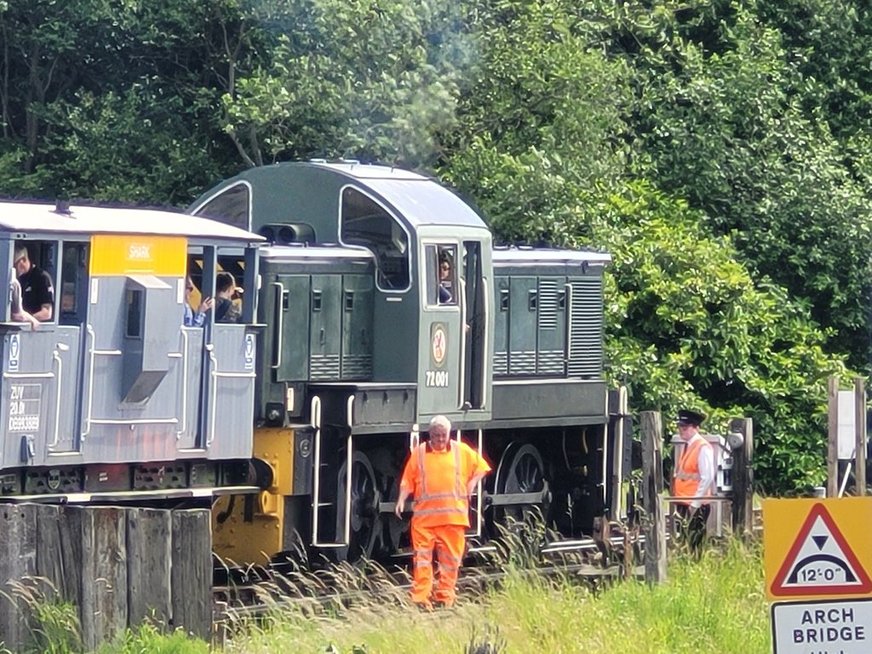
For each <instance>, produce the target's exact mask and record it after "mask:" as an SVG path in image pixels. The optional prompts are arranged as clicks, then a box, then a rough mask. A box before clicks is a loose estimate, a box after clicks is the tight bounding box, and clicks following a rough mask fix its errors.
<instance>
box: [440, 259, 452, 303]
mask: <svg viewBox="0 0 872 654" xmlns="http://www.w3.org/2000/svg"><path fill="white" fill-rule="evenodd" d="M451 269H452V266H451V255H450V254H449V253H448V250H442V252H440V253H439V304H453V303H454V295H453V294H452V292H451V291H452V290H453V287H454V274H453V272H452V270H451Z"/></svg>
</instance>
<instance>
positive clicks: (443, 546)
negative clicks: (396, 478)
mask: <svg viewBox="0 0 872 654" xmlns="http://www.w3.org/2000/svg"><path fill="white" fill-rule="evenodd" d="M429 432H430V441H429V442H428V443H422V444H421V445H419V446H418V447H416V448H415V449H414V450H413V451H412V454H411V456H410V457H409V460H408V461H407V462H406V467H405V469H404V470H403V476H402V479H401V480H400V495H399V497H398V498H397V507H396V510H395V513H396V515H397V517H398V518H400V517H402V514H403V509H404V508H405V506H406V500H408V499H409V496H414V497H415V507H414V512H413V514H412V547H413V549H414V551H415V553H414V571H413V583H412V601H413V602H415V604H418V605H419V606H423V607H427V608H429V607H430V606H431V604H430V593H431V591H432V589H433V550H434V548H435V550H436V558H437V559H438V561H439V581H438V583H437V585H436V592H435V593H433V599H434V600H435V601H436V602H437V603H439V604H441V605H443V606H451V605H452V604H454V599H455V597H456V592H455V590H454V587H455V585H456V584H457V573H458V572H460V564H461V562H462V560H463V552H464V549H465V546H466V540H465V538H464V533H465V532H466V529H467V528H468V527H469V497H470V495H472V492H473V491H474V490H475V487H476V486H477V485H478V482H479V481H480V480H481V479H482V477H484V476H485V475H486V474H487V473H488V472H490V469H491V467H490V466H489V465H488V463H487V461H485V460H484V459H483V458H482V457H481V455H479V454H478V452H476V451H475V450H473V449H472V448H471V447H469V445H467V444H466V443H462V442H460V441H453V442H452V441H451V440H450V438H449V436H450V434H451V422H450V421H449V420H448V418H446V417H445V416H441V415H440V416H436V417H434V418H433V419H432V420H431V421H430V429H429Z"/></svg>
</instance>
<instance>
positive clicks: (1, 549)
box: [0, 504, 212, 652]
mask: <svg viewBox="0 0 872 654" xmlns="http://www.w3.org/2000/svg"><path fill="white" fill-rule="evenodd" d="M210 520H211V518H210V515H209V511H208V510H205V509H199V510H197V509H193V510H188V511H172V512H171V511H166V510H157V509H135V508H134V509H123V508H119V507H79V506H63V507H58V506H50V505H40V504H20V505H5V506H0V523H2V524H3V527H4V533H3V537H2V538H0V651H3V650H4V649H7V650H9V651H12V652H15V651H18V650H19V649H24V648H28V647H31V648H32V646H33V643H32V637H33V634H34V633H35V631H34V629H33V627H36V628H38V625H32V624H30V623H31V621H32V614H31V611H30V603H31V602H32V601H55V600H61V601H66V602H70V603H72V604H74V605H75V606H76V607H77V612H78V619H79V626H80V633H81V637H82V645H83V646H84V648H85V649H86V650H88V651H91V650H94V649H97V648H98V647H99V646H100V645H102V644H103V643H105V642H108V641H111V640H112V639H114V638H115V637H117V636H118V635H119V634H121V633H122V632H123V631H124V629H125V628H127V627H129V626H130V627H133V626H136V625H138V624H140V623H141V622H142V621H143V620H155V621H156V622H157V623H158V624H159V625H163V626H164V627H165V628H166V629H168V630H171V629H174V628H177V627H183V628H184V629H185V630H186V631H187V632H188V633H191V634H194V635H196V636H199V637H201V638H204V639H205V638H208V637H209V635H210V632H211V627H212V624H211V620H212V615H211V584H212V554H211V552H212V538H211V531H210Z"/></svg>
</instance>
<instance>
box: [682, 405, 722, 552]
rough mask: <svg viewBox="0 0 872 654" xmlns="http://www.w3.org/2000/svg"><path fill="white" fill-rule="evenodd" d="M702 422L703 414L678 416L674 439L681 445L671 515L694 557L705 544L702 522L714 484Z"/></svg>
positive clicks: (688, 413) (709, 450)
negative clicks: (673, 513) (678, 521)
mask: <svg viewBox="0 0 872 654" xmlns="http://www.w3.org/2000/svg"><path fill="white" fill-rule="evenodd" d="M703 420H705V414H703V413H698V412H697V411H690V410H687V409H683V410H681V411H679V412H678V420H677V421H676V422H677V424H678V435H679V436H680V437H681V440H683V441H684V443H685V445H684V451H683V452H682V453H681V456H680V457H679V459H678V464H677V465H676V466H675V475H674V476H673V478H672V495H673V496H674V497H675V498H676V500H675V502H676V504H675V511H676V513H677V514H678V515H679V516H680V517H681V519H682V522H683V524H682V526H683V529H684V530H685V533H686V535H687V542H688V544H689V545H690V548H691V550H692V551H693V552H695V553H699V550H700V548H701V547H702V543H703V541H704V540H705V534H706V521H707V520H708V516H709V511H710V510H711V506H710V505H709V500H708V499H707V498H709V497H711V495H712V493H713V491H714V482H715V462H714V452H713V451H712V446H711V444H710V443H709V442H708V441H707V440H706V439H705V438H704V437H703V436H702V435H701V434H700V433H699V426H700V425H701V424H702V421H703ZM681 498H686V499H681Z"/></svg>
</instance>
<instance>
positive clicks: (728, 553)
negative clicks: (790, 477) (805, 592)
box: [227, 541, 770, 654]
mask: <svg viewBox="0 0 872 654" xmlns="http://www.w3.org/2000/svg"><path fill="white" fill-rule="evenodd" d="M669 575H670V576H669V580H668V581H667V582H666V583H664V584H662V585H659V586H656V587H649V586H648V585H647V584H645V583H644V582H641V581H626V582H621V583H616V584H611V585H608V586H605V587H599V588H598V589H597V590H591V589H590V587H589V586H587V585H585V584H581V583H579V582H578V580H577V579H572V578H568V577H563V578H559V577H558V578H549V579H545V578H537V577H533V576H530V575H525V574H523V570H522V569H521V568H517V567H515V566H509V576H508V578H507V579H505V580H504V581H503V583H502V584H501V586H500V587H499V588H498V589H493V590H490V591H488V592H487V593H485V594H484V595H483V596H480V597H478V598H476V599H474V600H473V599H471V598H468V597H467V598H462V599H461V602H460V603H459V605H458V606H457V607H455V608H454V609H451V610H442V611H436V612H432V613H422V612H419V611H417V610H415V609H414V608H413V607H411V606H409V605H408V604H405V603H398V602H397V601H396V599H395V598H392V600H391V601H390V602H382V601H379V600H378V599H376V600H373V601H371V602H369V603H367V604H365V605H363V606H356V607H352V608H350V609H348V610H346V611H345V612H343V614H342V615H341V616H336V615H332V616H324V615H320V616H319V615H312V614H311V613H307V614H302V613H300V612H297V611H293V610H291V611H282V612H277V613H275V614H274V615H273V616H272V617H271V619H270V621H269V623H268V624H266V625H263V624H262V625H260V626H258V627H256V628H249V629H244V630H243V631H241V632H239V633H237V634H236V636H235V638H234V639H232V640H231V642H230V643H229V644H228V647H227V649H228V651H229V652H233V653H236V652H246V653H251V654H258V653H263V654H267V653H271V652H276V651H285V650H291V649H292V650H294V651H296V652H313V653H315V652H325V651H326V652H334V653H342V654H345V653H357V652H367V653H368V654H370V653H378V652H385V653H391V654H392V653H395V652H402V653H404V654H416V653H418V652H420V653H421V654H425V653H426V654H429V653H431V652H457V653H458V654H460V653H467V654H469V653H473V652H474V653H475V654H497V653H498V652H499V653H503V652H505V653H510V652H519V653H526V652H549V653H554V654H560V653H562V652H566V653H575V652H587V651H607V652H621V654H683V653H685V652H686V653H687V654H697V653H698V652H701V651H702V652H710V653H712V654H732V653H734V652H735V653H736V654H757V653H759V654H765V653H768V652H769V651H770V644H769V626H768V613H767V604H766V601H765V598H764V597H763V576H762V564H761V553H760V551H759V548H758V547H756V546H751V547H746V546H744V545H742V544H741V543H739V542H738V541H730V542H728V543H726V544H724V545H722V546H720V547H719V548H712V549H710V550H708V551H707V552H705V553H704V554H703V555H702V557H701V558H700V559H699V560H697V559H696V558H693V557H687V556H684V555H679V556H678V558H676V559H675V560H673V561H671V563H670V568H669Z"/></svg>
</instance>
